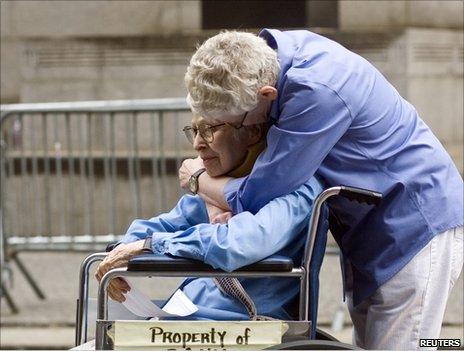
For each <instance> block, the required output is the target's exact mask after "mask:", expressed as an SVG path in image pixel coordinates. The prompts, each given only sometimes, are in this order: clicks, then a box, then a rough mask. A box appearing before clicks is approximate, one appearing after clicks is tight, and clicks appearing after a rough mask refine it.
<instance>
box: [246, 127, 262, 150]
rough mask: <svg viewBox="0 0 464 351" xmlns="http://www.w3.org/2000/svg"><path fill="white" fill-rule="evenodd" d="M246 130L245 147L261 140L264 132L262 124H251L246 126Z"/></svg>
mask: <svg viewBox="0 0 464 351" xmlns="http://www.w3.org/2000/svg"><path fill="white" fill-rule="evenodd" d="M246 130H247V137H248V140H247V146H250V145H254V144H256V143H257V142H258V141H260V140H261V137H262V136H263V133H264V130H263V125H262V124H253V125H249V126H246Z"/></svg>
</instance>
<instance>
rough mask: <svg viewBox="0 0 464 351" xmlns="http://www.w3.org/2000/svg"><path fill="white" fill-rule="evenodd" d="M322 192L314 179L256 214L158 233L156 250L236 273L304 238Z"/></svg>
mask: <svg viewBox="0 0 464 351" xmlns="http://www.w3.org/2000/svg"><path fill="white" fill-rule="evenodd" d="M320 191H322V186H321V185H320V183H319V182H318V181H317V180H316V179H315V178H312V179H311V180H310V181H308V182H307V183H305V184H304V185H302V186H301V187H300V188H299V189H297V190H296V191H294V192H292V193H290V194H287V195H285V196H282V197H280V198H277V199H274V200H273V201H271V202H270V203H268V204H267V205H266V206H264V207H263V208H262V209H261V210H260V211H259V212H258V213H257V214H256V215H252V214H251V213H250V212H242V213H240V214H238V215H236V216H234V217H232V218H231V219H230V220H229V221H228V223H227V224H214V225H213V224H198V225H195V226H193V227H191V228H189V229H187V230H184V231H178V232H176V233H173V234H169V235H167V234H163V233H154V235H153V243H152V248H153V250H154V252H155V253H159V254H165V253H169V254H172V255H174V256H180V257H187V258H193V259H197V260H201V261H204V262H205V263H208V264H210V265H211V266H213V267H214V268H220V269H223V270H226V271H233V270H235V269H237V268H239V267H242V266H246V265H249V264H251V263H254V262H257V261H259V260H262V259H264V258H266V257H268V256H270V255H272V254H274V253H276V252H278V251H280V250H281V249H282V248H284V247H285V246H286V245H288V244H289V243H290V242H291V241H292V240H293V239H294V238H295V237H296V236H298V235H300V232H301V230H302V229H303V228H304V227H305V226H306V225H307V224H308V222H309V218H310V213H311V209H312V205H313V202H314V199H315V198H316V197H317V195H318V194H319V192H320Z"/></svg>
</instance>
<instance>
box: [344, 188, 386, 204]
mask: <svg viewBox="0 0 464 351" xmlns="http://www.w3.org/2000/svg"><path fill="white" fill-rule="evenodd" d="M340 188H341V189H340V193H339V195H340V196H343V197H345V198H347V199H348V200H350V201H356V202H359V203H365V204H368V205H374V206H377V205H378V204H380V202H381V201H382V194H381V193H379V192H376V191H372V190H367V189H362V188H356V187H352V186H346V185H342V186H340Z"/></svg>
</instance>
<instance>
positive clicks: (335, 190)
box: [75, 185, 382, 350]
mask: <svg viewBox="0 0 464 351" xmlns="http://www.w3.org/2000/svg"><path fill="white" fill-rule="evenodd" d="M335 195H340V196H344V197H345V198H347V199H349V200H351V201H358V202H364V203H367V204H371V205H377V204H378V203H379V202H380V200H381V198H382V194H380V193H377V192H375V191H371V190H366V189H360V188H354V187H348V186H343V185H342V186H336V187H331V188H328V189H326V190H324V191H323V192H322V193H320V194H319V196H318V197H317V198H316V200H315V202H314V206H313V210H312V214H311V218H310V223H309V233H308V237H307V239H306V243H305V249H304V255H303V261H302V262H303V263H302V265H301V266H300V267H298V268H294V267H293V268H291V270H288V269H286V270H281V271H273V270H270V269H269V268H264V269H263V268H262V267H261V266H263V265H265V264H266V259H264V260H263V261H260V262H258V263H257V264H253V265H251V266H248V269H247V267H245V268H242V269H239V270H237V271H234V272H224V271H218V270H214V269H213V268H212V267H210V266H208V265H206V264H204V266H207V267H208V268H207V269H200V270H198V269H197V270H191V271H187V272H186V271H182V272H181V271H177V272H176V271H172V270H170V269H163V268H161V269H160V268H159V267H154V269H153V270H131V269H128V268H116V269H112V270H110V271H109V272H107V273H106V274H105V275H104V276H103V278H102V279H101V281H100V284H99V287H98V296H97V306H98V311H97V322H96V335H95V342H96V343H95V348H96V349H97V350H100V349H111V347H112V345H111V342H110V340H109V338H108V336H107V333H106V331H107V329H108V328H109V327H110V326H111V325H112V324H113V323H114V321H108V320H107V319H108V292H107V288H108V285H109V283H110V281H111V280H112V279H114V278H119V277H121V278H122V277H141V276H143V277H153V276H156V277H255V278H258V277H269V276H273V277H293V278H299V279H300V300H299V320H298V321H285V322H286V323H287V324H288V325H289V330H288V331H287V332H286V333H285V335H284V336H283V342H289V341H293V343H295V341H294V340H298V339H302V340H308V339H309V336H310V330H311V323H312V321H310V320H309V272H310V262H311V258H312V256H313V249H314V242H315V239H316V234H317V230H318V227H319V218H320V214H321V210H322V206H323V204H324V202H325V201H326V200H327V199H329V198H330V197H332V196H335ZM107 254H108V253H94V254H91V255H89V256H87V257H86V258H85V260H84V261H83V262H82V264H81V267H80V274H79V281H80V283H79V299H78V301H77V313H76V340H75V342H76V346H78V345H80V344H82V343H83V342H84V343H85V342H87V324H88V296H89V269H90V266H91V265H92V264H93V263H94V262H97V261H101V260H103V259H104V258H105V257H106V255H107ZM183 260H185V259H183ZM174 261H175V260H174ZM129 267H130V262H129ZM193 268H195V267H193ZM203 268H204V267H203ZM250 268H252V269H250ZM316 303H317V302H316ZM192 323H194V321H192ZM262 323H265V322H262ZM329 338H330V336H329ZM333 340H336V339H333ZM329 343H330V342H329ZM335 344H338V346H339V347H341V348H344V349H350V348H352V347H350V345H347V344H342V343H335ZM282 345H284V344H282Z"/></svg>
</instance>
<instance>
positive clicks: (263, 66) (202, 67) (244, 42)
mask: <svg viewBox="0 0 464 351" xmlns="http://www.w3.org/2000/svg"><path fill="white" fill-rule="evenodd" d="M279 70H280V66H279V62H278V60H277V53H276V52H275V51H274V50H273V49H272V48H270V47H269V46H268V45H267V43H266V41H265V40H264V39H262V38H260V37H258V36H257V35H254V34H252V33H246V32H237V31H226V32H222V33H220V34H217V35H215V36H214V37H211V38H209V39H208V40H206V41H205V42H204V43H203V44H202V45H201V46H200V47H199V48H198V49H197V51H196V52H195V54H194V55H193V56H192V58H191V60H190V64H189V66H188V68H187V73H186V74H185V85H186V87H187V91H188V95H187V102H188V103H189V104H190V107H191V109H192V111H193V112H194V113H198V114H199V115H202V116H207V117H212V118H217V117H220V116H221V115H224V114H229V115H232V116H235V115H239V114H242V113H244V112H246V111H250V110H253V109H254V108H255V107H256V106H257V104H258V91H259V89H260V88H262V87H263V86H265V85H272V86H273V85H274V84H275V83H276V81H277V77H278V75H279Z"/></svg>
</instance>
